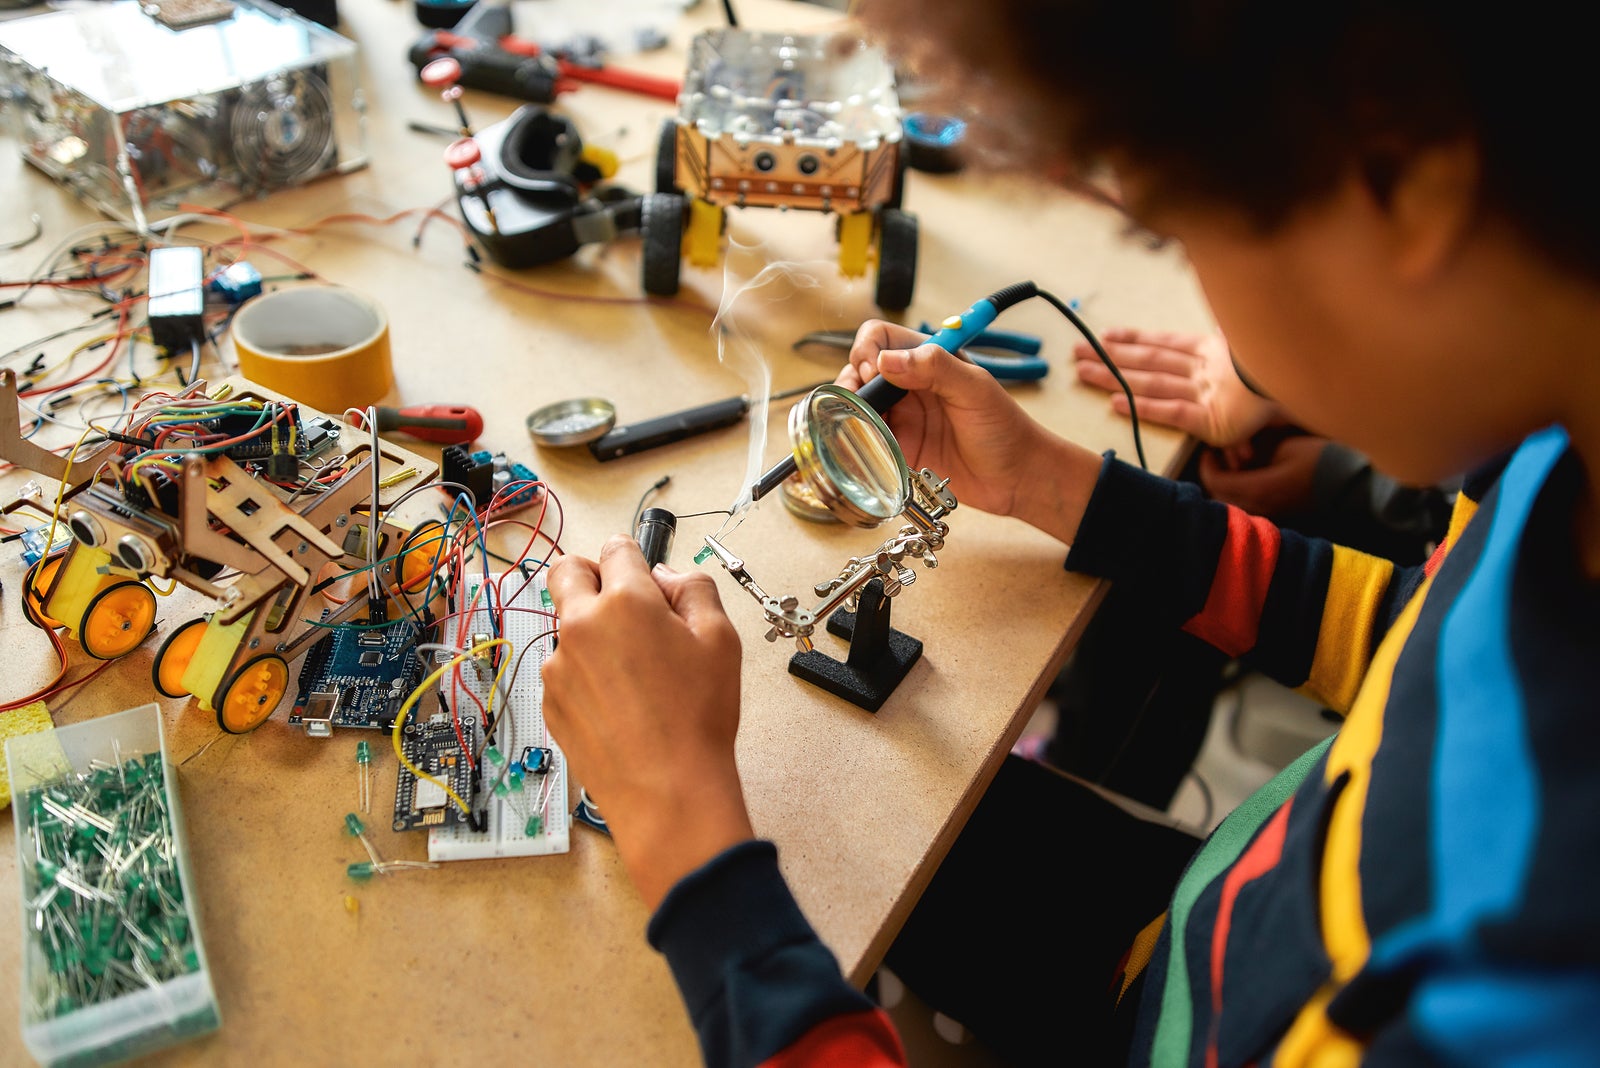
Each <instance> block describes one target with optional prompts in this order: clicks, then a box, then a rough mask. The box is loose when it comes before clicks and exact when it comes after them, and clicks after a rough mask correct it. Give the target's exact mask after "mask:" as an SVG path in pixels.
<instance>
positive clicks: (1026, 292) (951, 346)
mask: <svg viewBox="0 0 1600 1068" xmlns="http://www.w3.org/2000/svg"><path fill="white" fill-rule="evenodd" d="M1038 292H1039V289H1038V287H1037V286H1035V285H1034V284H1033V283H1032V282H1018V283H1016V284H1015V285H1009V286H1006V287H1005V288H1004V289H1002V290H999V291H997V292H995V293H992V294H990V295H989V296H987V297H984V298H983V299H982V300H979V301H977V302H975V303H974V304H973V305H972V307H970V308H968V309H967V310H966V311H964V312H962V313H961V314H960V315H952V316H950V318H948V319H946V320H945V321H944V322H943V323H940V324H939V332H938V333H936V334H934V335H933V336H932V337H930V338H929V339H928V340H927V341H925V342H923V344H925V345H938V346H939V347H940V348H941V349H944V351H946V352H949V353H956V352H959V351H961V349H962V347H963V346H965V345H967V344H969V343H970V342H971V341H972V339H973V338H975V337H977V336H978V335H979V334H981V333H983V332H984V331H985V330H987V329H988V328H989V326H990V324H991V323H993V322H994V321H995V319H996V318H997V317H998V316H999V315H1000V313H1001V312H1003V311H1005V310H1006V309H1007V308H1009V307H1011V306H1012V305H1014V304H1019V303H1021V302H1022V301H1024V300H1027V299H1028V298H1029V297H1031V296H1033V295H1035V294H1036V293H1038ZM905 395H906V391H905V390H903V389H901V388H900V387H899V386H896V385H892V384H891V383H890V382H889V380H888V379H886V378H884V377H883V376H882V375H879V376H878V377H877V378H874V379H873V380H872V381H871V382H868V383H867V384H866V385H864V386H862V387H861V388H860V389H858V390H856V396H858V397H860V398H861V399H862V400H864V401H866V402H867V403H868V404H870V405H871V406H872V410H873V411H875V412H877V413H878V414H879V415H883V414H884V413H885V412H887V411H888V410H889V409H890V408H892V407H894V406H895V405H896V404H898V403H899V402H900V401H901V400H903V399H905Z"/></svg>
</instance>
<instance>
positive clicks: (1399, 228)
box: [1362, 139, 1479, 281]
mask: <svg viewBox="0 0 1600 1068" xmlns="http://www.w3.org/2000/svg"><path fill="white" fill-rule="evenodd" d="M1362 176H1363V178H1364V179H1365V180H1366V185H1367V188H1368V190H1369V191H1370V192H1371V193H1372V196H1373V199H1374V201H1375V202H1376V204H1377V206H1378V209H1379V211H1380V212H1381V213H1382V214H1383V215H1384V217H1385V218H1386V220H1387V223H1388V228H1389V243H1390V247H1391V249H1392V252H1393V260H1392V262H1393V263H1394V266H1395V271H1396V274H1397V275H1398V276H1399V277H1400V278H1401V279H1403V280H1408V281H1423V280H1426V279H1427V278H1429V277H1431V276H1432V275H1434V274H1436V273H1438V271H1439V270H1440V269H1442V268H1443V267H1444V266H1445V264H1447V263H1448V262H1449V260H1450V258H1451V256H1452V255H1454V254H1455V252H1456V251H1457V250H1458V249H1459V248H1460V246H1461V244H1462V242H1463V241H1464V240H1465V239H1466V237H1467V234H1468V233H1469V232H1470V231H1471V229H1472V225H1473V222H1474V220H1475V218H1476V215H1477V210H1478V183H1479V164H1478V150H1477V146H1476V145H1474V144H1473V143H1472V142H1471V141H1468V140H1465V139H1461V140H1457V141H1452V142H1448V143H1444V144H1438V145H1430V146H1428V147H1426V148H1421V149H1414V150H1412V151H1410V152H1408V153H1405V154H1404V155H1399V154H1388V153H1383V154H1376V155H1373V156H1369V157H1368V158H1367V159H1366V160H1365V161H1364V162H1363V165H1362Z"/></svg>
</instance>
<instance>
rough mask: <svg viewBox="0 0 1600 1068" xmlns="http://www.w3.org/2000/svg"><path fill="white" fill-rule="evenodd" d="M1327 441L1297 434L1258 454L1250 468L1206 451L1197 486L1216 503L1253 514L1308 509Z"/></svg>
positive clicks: (1285, 513)
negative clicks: (1221, 502) (1319, 460)
mask: <svg viewBox="0 0 1600 1068" xmlns="http://www.w3.org/2000/svg"><path fill="white" fill-rule="evenodd" d="M1327 445H1328V440H1327V439H1326V438H1318V437H1311V436H1309V435H1305V434H1296V435H1292V436H1290V437H1285V438H1283V439H1282V440H1280V441H1278V442H1277V445H1276V447H1274V448H1272V450H1271V452H1270V453H1268V454H1267V455H1266V456H1262V455H1261V454H1260V452H1259V451H1258V452H1257V453H1256V455H1255V456H1254V457H1253V466H1246V467H1235V466H1232V465H1230V464H1229V462H1228V460H1227V458H1226V457H1225V456H1223V455H1220V454H1218V453H1217V452H1215V451H1212V450H1209V449H1208V450H1207V451H1206V452H1204V453H1202V454H1201V456H1200V485H1201V486H1203V487H1204V488H1205V491H1206V492H1207V493H1209V494H1210V495H1211V496H1212V497H1214V498H1216V499H1217V500H1219V501H1224V502H1226V503H1228V504H1232V505H1235V506H1236V507H1239V508H1243V509H1244V510H1245V511H1247V512H1249V513H1251V514H1252V515H1261V516H1269V517H1272V518H1278V517H1282V516H1285V515H1289V514H1292V513H1295V512H1304V511H1307V510H1309V509H1310V508H1311V507H1312V505H1313V501H1312V492H1311V490H1312V485H1313V483H1314V481H1315V478H1316V473H1317V461H1318V459H1320V458H1321V456H1322V450H1323V449H1324V448H1325V447H1326V446H1327Z"/></svg>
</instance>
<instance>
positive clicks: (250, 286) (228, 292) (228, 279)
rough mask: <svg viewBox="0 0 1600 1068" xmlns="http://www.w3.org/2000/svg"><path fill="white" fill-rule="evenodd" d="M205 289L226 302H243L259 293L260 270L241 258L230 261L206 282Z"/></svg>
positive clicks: (257, 295)
mask: <svg viewBox="0 0 1600 1068" xmlns="http://www.w3.org/2000/svg"><path fill="white" fill-rule="evenodd" d="M206 289H207V290H208V291H209V292H212V293H215V294H216V295H217V296H219V297H221V298H222V300H223V301H225V302H226V303H228V304H243V303H244V302H245V301H247V300H249V299H250V298H251V297H259V296H260V295H261V272H260V271H258V270H256V268H255V267H254V266H253V265H252V264H249V263H246V262H245V261H243V260H239V261H238V262H237V263H230V264H228V266H226V267H224V268H223V269H222V270H220V271H218V272H217V273H216V274H214V275H212V277H211V281H210V282H207V283H206Z"/></svg>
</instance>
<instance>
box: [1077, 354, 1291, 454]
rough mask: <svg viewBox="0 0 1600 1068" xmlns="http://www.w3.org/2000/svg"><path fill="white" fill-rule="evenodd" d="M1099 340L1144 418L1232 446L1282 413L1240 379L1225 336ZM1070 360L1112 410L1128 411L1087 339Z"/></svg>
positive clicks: (1211, 442) (1214, 443) (1119, 390)
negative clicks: (1105, 396)
mask: <svg viewBox="0 0 1600 1068" xmlns="http://www.w3.org/2000/svg"><path fill="white" fill-rule="evenodd" d="M1100 343H1101V344H1102V345H1104V346H1105V350H1106V355H1108V356H1110V357H1111V362H1112V363H1114V364H1116V365H1117V370H1119V371H1121V372H1122V377H1123V378H1126V379H1127V380H1128V389H1129V390H1130V391H1132V393H1133V397H1134V400H1135V402H1137V404H1138V408H1139V418H1140V419H1142V420H1148V421H1149V422H1152V423H1161V424H1163V425H1165V426H1170V427H1175V428H1176V429H1178V430H1182V431H1183V432H1184V433H1186V434H1189V435H1191V436H1193V437H1196V438H1198V439H1200V440H1201V441H1203V442H1205V443H1206V444H1207V445H1211V446H1215V447H1216V448H1226V447H1228V446H1231V445H1237V444H1240V443H1241V442H1244V441H1248V440H1249V439H1250V438H1251V437H1252V436H1253V435H1254V434H1255V433H1256V432H1257V431H1258V430H1260V429H1261V428H1262V427H1264V426H1266V425H1267V424H1268V423H1270V422H1272V421H1273V420H1274V419H1277V418H1279V417H1280V413H1279V409H1278V406H1277V404H1275V403H1273V402H1272V401H1270V400H1268V399H1267V398H1265V397H1261V396H1258V395H1256V394H1255V393H1252V392H1250V387H1249V386H1246V385H1245V384H1244V382H1243V381H1242V380H1241V379H1240V378H1239V373H1238V372H1237V371H1235V370H1234V368H1233V359H1232V357H1231V356H1230V355H1229V353H1228V342H1227V341H1226V340H1225V339H1224V338H1223V337H1222V335H1221V334H1176V333H1166V332H1161V331H1153V330H1138V329H1132V328H1127V327H1118V328H1116V329H1112V330H1107V331H1106V332H1105V333H1104V334H1102V335H1101V336H1100ZM1072 358H1073V360H1074V361H1075V362H1074V365H1073V366H1074V368H1075V369H1076V370H1077V372H1078V380H1079V381H1080V382H1084V383H1086V384H1088V385H1091V386H1097V387H1099V388H1100V389H1103V390H1107V391H1109V392H1110V393H1111V407H1112V408H1113V409H1114V410H1116V411H1118V412H1120V413H1121V414H1123V415H1127V414H1128V398H1127V397H1126V396H1124V395H1123V393H1122V387H1121V386H1119V385H1117V380H1116V379H1115V378H1113V377H1111V372H1110V371H1108V370H1106V365H1105V364H1103V363H1101V362H1100V357H1099V356H1097V355H1096V354H1095V351H1094V349H1093V348H1092V347H1091V346H1090V345H1089V343H1088V342H1079V343H1078V344H1077V345H1076V346H1074V348H1073V350H1072Z"/></svg>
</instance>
